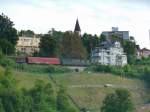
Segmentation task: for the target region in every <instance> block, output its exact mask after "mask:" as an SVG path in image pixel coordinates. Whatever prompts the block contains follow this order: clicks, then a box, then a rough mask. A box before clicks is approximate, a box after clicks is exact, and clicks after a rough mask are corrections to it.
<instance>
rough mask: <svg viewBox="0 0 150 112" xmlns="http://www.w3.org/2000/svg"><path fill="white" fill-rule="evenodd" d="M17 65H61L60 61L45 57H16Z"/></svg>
mask: <svg viewBox="0 0 150 112" xmlns="http://www.w3.org/2000/svg"><path fill="white" fill-rule="evenodd" d="M16 63H28V64H51V65H60V60H59V58H45V57H16Z"/></svg>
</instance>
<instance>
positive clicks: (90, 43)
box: [81, 33, 99, 58]
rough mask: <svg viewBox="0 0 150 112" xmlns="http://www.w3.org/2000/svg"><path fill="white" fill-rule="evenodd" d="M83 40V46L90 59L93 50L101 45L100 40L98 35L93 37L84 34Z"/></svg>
mask: <svg viewBox="0 0 150 112" xmlns="http://www.w3.org/2000/svg"><path fill="white" fill-rule="evenodd" d="M81 39H82V44H83V46H84V47H85V48H86V51H87V53H88V57H89V58H90V55H91V50H93V49H94V48H95V47H96V46H98V44H99V38H98V36H97V35H94V36H93V35H91V34H87V33H84V34H83V36H82V38H81Z"/></svg>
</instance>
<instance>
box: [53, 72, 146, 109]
mask: <svg viewBox="0 0 150 112" xmlns="http://www.w3.org/2000/svg"><path fill="white" fill-rule="evenodd" d="M53 78H54V79H55V80H56V81H57V83H58V84H63V85H66V86H68V93H69V94H70V96H71V97H72V98H73V99H74V101H75V102H76V103H77V104H78V105H79V106H80V107H81V108H83V107H85V108H88V109H91V110H95V111H96V110H99V108H100V105H101V104H102V101H103V99H104V97H105V95H106V94H108V93H111V92H113V91H114V90H115V88H126V89H128V90H129V91H130V92H131V94H132V98H133V101H134V103H135V104H136V106H137V107H139V106H140V105H142V103H143V102H144V99H146V97H147V95H146V92H144V91H146V90H145V88H144V85H143V83H142V82H141V81H140V80H136V79H127V78H122V77H119V76H114V75H110V74H97V73H90V74H88V73H80V74H78V73H68V74H57V75H53ZM104 84H112V85H113V87H107V88H106V87H103V85H104ZM76 86H77V87H76ZM86 86H87V87H86ZM91 86H93V87H91Z"/></svg>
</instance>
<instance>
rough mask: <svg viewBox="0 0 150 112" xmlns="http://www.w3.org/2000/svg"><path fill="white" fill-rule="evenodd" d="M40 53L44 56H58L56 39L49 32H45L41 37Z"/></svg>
mask: <svg viewBox="0 0 150 112" xmlns="http://www.w3.org/2000/svg"><path fill="white" fill-rule="evenodd" d="M40 55H41V56H45V57H57V56H58V47H57V41H56V40H55V39H54V38H53V37H52V36H51V34H45V35H44V36H43V37H41V41H40Z"/></svg>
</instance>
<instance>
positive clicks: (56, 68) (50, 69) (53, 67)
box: [47, 65, 72, 73]
mask: <svg viewBox="0 0 150 112" xmlns="http://www.w3.org/2000/svg"><path fill="white" fill-rule="evenodd" d="M47 71H48V72H50V73H66V72H71V71H72V70H71V69H69V68H67V67H62V66H58V65H49V66H48V68H47Z"/></svg>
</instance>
